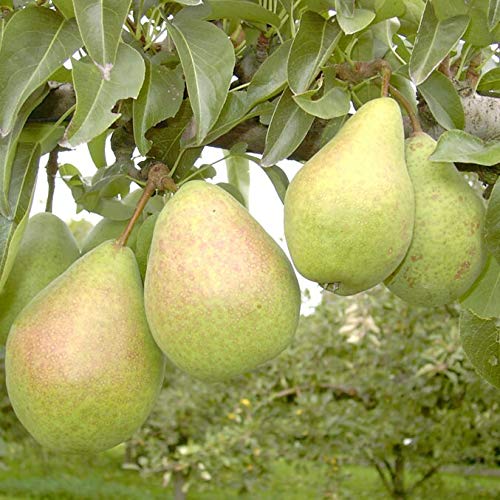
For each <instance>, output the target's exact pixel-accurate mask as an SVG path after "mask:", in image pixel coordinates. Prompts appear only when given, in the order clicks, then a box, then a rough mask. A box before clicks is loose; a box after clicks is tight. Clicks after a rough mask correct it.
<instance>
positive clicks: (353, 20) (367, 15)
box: [337, 9, 375, 35]
mask: <svg viewBox="0 0 500 500" xmlns="http://www.w3.org/2000/svg"><path fill="white" fill-rule="evenodd" d="M337 19H338V21H339V24H340V27H341V28H342V31H343V32H344V33H345V34H346V35H352V34H353V33H357V32H358V31H361V30H363V29H365V28H366V27H367V26H368V25H369V24H370V23H371V22H372V21H373V20H374V19H375V12H372V11H371V10H366V9H354V15H353V16H352V17H344V16H342V15H340V14H337Z"/></svg>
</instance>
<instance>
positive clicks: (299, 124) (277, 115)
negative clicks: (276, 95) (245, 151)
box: [262, 89, 314, 167]
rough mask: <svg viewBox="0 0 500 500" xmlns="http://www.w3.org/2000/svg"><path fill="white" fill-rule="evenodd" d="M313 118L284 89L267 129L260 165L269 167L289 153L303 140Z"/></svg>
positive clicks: (289, 92) (288, 91)
mask: <svg viewBox="0 0 500 500" xmlns="http://www.w3.org/2000/svg"><path fill="white" fill-rule="evenodd" d="M313 120H314V116H311V115H309V114H307V113H306V112H305V111H304V110H303V109H302V108H301V107H300V106H299V105H298V104H297V103H296V102H295V101H294V100H293V97H292V93H291V91H290V90H289V89H286V90H285V91H284V92H283V95H282V96H281V97H280V100H279V102H278V105H277V106H276V109H275V111H274V114H273V117H272V119H271V123H270V124H269V128H268V130H267V136H266V146H265V149H264V154H263V156H262V166H263V167H270V166H271V165H274V164H275V163H278V161H280V160H283V159H284V158H287V157H288V156H289V155H291V154H292V153H293V152H294V151H295V150H296V149H297V147H298V146H299V145H300V143H301V142H302V141H303V140H304V138H305V136H306V135H307V132H308V131H309V129H310V128H311V125H312V122H313Z"/></svg>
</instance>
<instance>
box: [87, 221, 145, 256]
mask: <svg viewBox="0 0 500 500" xmlns="http://www.w3.org/2000/svg"><path fill="white" fill-rule="evenodd" d="M127 224H128V220H112V219H108V218H104V219H102V220H100V221H99V222H98V223H97V224H96V225H95V226H94V227H93V228H92V229H91V231H90V232H89V234H88V235H87V236H86V238H85V240H83V243H82V254H86V253H87V252H89V251H90V250H92V249H93V248H95V247H97V246H99V245H100V244H101V243H103V242H105V241H107V240H113V239H114V240H116V239H118V237H119V236H120V235H121V234H122V233H123V231H124V229H125V228H126V227H127ZM137 231H138V229H137V226H134V229H132V233H131V234H130V236H129V239H128V241H127V246H128V247H129V248H131V249H132V250H134V248H135V242H136V239H137Z"/></svg>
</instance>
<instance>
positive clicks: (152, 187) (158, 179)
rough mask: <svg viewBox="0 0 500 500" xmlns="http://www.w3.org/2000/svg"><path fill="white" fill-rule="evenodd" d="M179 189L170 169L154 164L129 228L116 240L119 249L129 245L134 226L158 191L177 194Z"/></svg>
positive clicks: (160, 164) (128, 225)
mask: <svg viewBox="0 0 500 500" xmlns="http://www.w3.org/2000/svg"><path fill="white" fill-rule="evenodd" d="M177 189H178V187H177V184H176V183H175V182H174V180H173V179H172V177H170V170H169V169H168V167H167V166H166V165H164V164H163V163H156V164H154V165H153V166H152V167H151V168H150V170H149V173H148V181H147V183H146V186H145V188H144V191H143V192H142V195H141V197H140V199H139V201H138V202H137V206H136V207H135V210H134V213H133V215H132V217H131V219H130V220H129V222H128V224H127V227H126V228H125V229H124V231H123V233H122V234H121V235H120V237H119V238H118V239H117V240H116V245H117V246H119V247H124V246H125V245H126V244H127V241H128V239H129V236H130V234H131V233H132V229H134V226H135V224H136V222H137V220H138V219H139V217H140V216H141V214H142V212H143V210H144V208H145V206H146V204H147V203H148V201H149V199H150V198H151V196H153V194H154V193H155V191H156V190H159V191H165V190H167V191H172V192H175V191H177Z"/></svg>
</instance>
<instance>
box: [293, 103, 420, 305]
mask: <svg viewBox="0 0 500 500" xmlns="http://www.w3.org/2000/svg"><path fill="white" fill-rule="evenodd" d="M414 211H415V204H414V197H413V187H412V185H411V181H410V177H409V175H408V171H407V168H406V164H405V158H404V135H403V123H402V117H401V112H400V110H399V106H398V105H397V104H396V102H395V101H394V100H392V99H390V98H387V97H382V98H378V99H373V100H372V101H369V102H367V103H366V104H364V105H363V106H362V107H361V108H360V109H359V110H358V111H357V112H356V114H355V115H354V116H353V117H352V118H350V119H349V120H348V121H347V122H346V124H345V125H344V126H343V127H342V129H341V130H340V131H339V132H338V133H337V135H336V136H335V137H334V138H333V139H331V140H330V142H328V143H327V144H326V145H325V146H324V147H323V148H322V149H321V150H320V151H318V153H316V154H315V155H314V156H313V157H312V158H311V159H310V160H309V161H308V162H307V163H306V164H305V165H304V166H303V167H302V169H301V170H300V171H299V172H298V173H297V175H296V176H295V177H294V179H293V180H292V182H291V183H290V186H289V187H288V189H287V192H286V196H285V237H286V241H287V244H288V248H289V250H290V254H291V256H292V260H293V262H294V264H295V266H296V267H297V269H298V271H299V272H300V273H301V274H302V275H303V276H305V277H306V278H308V279H310V280H312V281H316V282H318V283H320V284H323V285H324V286H325V287H326V288H328V289H329V290H332V291H335V292H336V293H337V294H339V295H352V294H355V293H358V292H361V291H363V290H367V289H368V288H371V287H373V286H374V285H376V284H377V283H380V282H381V281H383V280H384V279H385V278H387V276H389V275H390V274H391V273H392V272H393V271H394V270H395V269H396V267H397V266H398V265H399V263H400V262H401V260H402V259H403V257H404V255H405V253H406V251H407V249H408V246H409V245H410V241H411V236H412V230H413V222H414Z"/></svg>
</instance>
